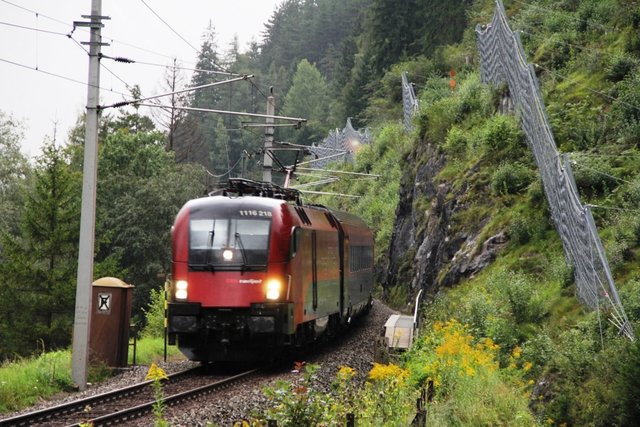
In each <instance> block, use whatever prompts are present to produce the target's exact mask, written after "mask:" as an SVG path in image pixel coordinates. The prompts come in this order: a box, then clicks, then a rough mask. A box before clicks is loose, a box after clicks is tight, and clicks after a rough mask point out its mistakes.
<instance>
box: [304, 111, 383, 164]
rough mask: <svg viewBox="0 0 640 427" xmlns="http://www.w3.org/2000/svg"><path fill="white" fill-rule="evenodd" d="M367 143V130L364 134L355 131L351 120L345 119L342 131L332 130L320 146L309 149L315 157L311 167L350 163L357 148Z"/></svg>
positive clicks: (368, 136) (368, 137)
mask: <svg viewBox="0 0 640 427" xmlns="http://www.w3.org/2000/svg"><path fill="white" fill-rule="evenodd" d="M369 143H371V134H370V133H369V129H365V130H364V132H361V131H359V130H355V129H354V128H353V126H352V125H351V119H347V124H346V125H345V127H344V129H342V130H339V129H336V130H332V131H331V132H329V136H327V137H326V138H325V139H324V141H322V142H321V143H320V144H318V145H315V144H313V145H312V146H311V147H309V151H311V153H313V154H314V155H315V156H316V157H317V160H315V161H313V162H312V163H311V165H312V166H313V167H315V168H320V169H322V168H325V167H326V166H327V164H329V163H331V162H336V161H341V160H342V161H345V162H351V161H353V155H354V152H355V151H356V150H357V149H358V147H359V146H361V145H364V144H369Z"/></svg>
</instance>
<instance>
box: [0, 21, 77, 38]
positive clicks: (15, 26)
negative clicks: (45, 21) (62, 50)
mask: <svg viewBox="0 0 640 427" xmlns="http://www.w3.org/2000/svg"><path fill="white" fill-rule="evenodd" d="M0 25H6V26H7V27H14V28H19V29H22V30H30V31H35V32H37V33H45V34H55V35H57V36H68V35H69V33H61V32H59V31H51V30H43V29H40V28H36V27H27V26H25V25H18V24H12V23H11V22H4V21H0Z"/></svg>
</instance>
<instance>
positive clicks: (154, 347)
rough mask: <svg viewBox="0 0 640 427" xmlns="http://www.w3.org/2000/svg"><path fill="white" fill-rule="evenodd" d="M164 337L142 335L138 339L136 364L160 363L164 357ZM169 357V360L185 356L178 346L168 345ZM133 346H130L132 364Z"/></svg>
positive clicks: (130, 362) (129, 361)
mask: <svg viewBox="0 0 640 427" xmlns="http://www.w3.org/2000/svg"><path fill="white" fill-rule="evenodd" d="M164 348H165V347H164V339H163V337H153V338H149V337H142V338H140V339H138V340H137V341H136V360H135V364H136V365H151V364H152V363H158V362H160V361H162V360H163V358H164ZM167 358H168V359H169V360H183V359H184V356H183V355H182V353H180V350H178V347H177V346H174V345H167ZM133 362H134V360H133V346H130V347H129V357H128V363H129V364H130V365H132V364H133Z"/></svg>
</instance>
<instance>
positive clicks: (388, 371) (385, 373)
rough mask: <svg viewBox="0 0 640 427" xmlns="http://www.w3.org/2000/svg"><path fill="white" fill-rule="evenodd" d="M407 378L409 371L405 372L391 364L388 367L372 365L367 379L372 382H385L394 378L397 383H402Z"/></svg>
mask: <svg viewBox="0 0 640 427" xmlns="http://www.w3.org/2000/svg"><path fill="white" fill-rule="evenodd" d="M408 376H409V371H406V370H404V369H402V368H401V367H399V366H397V365H394V364H393V363H390V364H388V365H383V364H380V363H374V364H373V368H371V370H370V371H369V379H370V380H374V381H385V380H387V379H391V378H396V379H398V380H399V381H402V380H404V379H405V378H407V377H408Z"/></svg>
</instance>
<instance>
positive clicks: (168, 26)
mask: <svg viewBox="0 0 640 427" xmlns="http://www.w3.org/2000/svg"><path fill="white" fill-rule="evenodd" d="M140 2H142V4H143V5H145V6H146V7H147V9H149V10H150V11H151V13H153V14H154V15H155V16H156V18H158V19H159V20H160V21H161V22H162V23H163V24H164V25H166V26H167V28H169V29H170V30H171V31H172V32H173V33H174V34H175V35H176V36H178V37H180V39H181V40H182V41H183V42H185V43H186V44H187V45H189V47H191V49H193V50H194V51H195V52H196V53H197V54H199V53H200V50H198V48H196V47H195V46H194V45H192V44H191V43H189V41H188V40H187V39H185V38H184V37H182V35H181V34H180V33H178V32H177V31H176V30H174V29H173V27H172V26H171V25H169V23H168V22H167V21H165V20H164V19H162V17H161V16H160V15H158V13H157V12H156V11H155V10H153V9H152V8H151V6H149V5H148V4H147V2H145V1H144V0H140Z"/></svg>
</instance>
